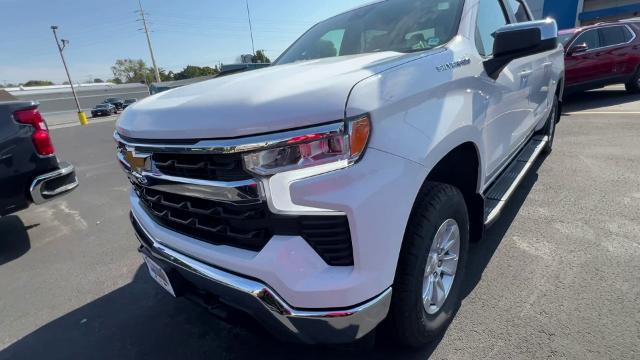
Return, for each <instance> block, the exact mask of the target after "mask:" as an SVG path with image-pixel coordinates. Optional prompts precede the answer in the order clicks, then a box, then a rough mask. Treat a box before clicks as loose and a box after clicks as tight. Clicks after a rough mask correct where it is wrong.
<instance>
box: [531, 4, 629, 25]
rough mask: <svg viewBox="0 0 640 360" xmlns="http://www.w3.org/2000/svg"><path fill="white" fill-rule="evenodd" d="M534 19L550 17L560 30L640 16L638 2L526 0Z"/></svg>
mask: <svg viewBox="0 0 640 360" xmlns="http://www.w3.org/2000/svg"><path fill="white" fill-rule="evenodd" d="M526 1H527V3H528V4H529V8H530V9H531V12H532V13H533V15H534V16H535V17H536V18H539V19H543V18H546V17H552V18H554V19H556V21H557V22H558V26H559V28H560V29H568V28H572V27H577V26H583V25H590V24H595V23H598V22H602V21H615V20H620V19H627V18H632V17H637V16H640V1H639V0H526Z"/></svg>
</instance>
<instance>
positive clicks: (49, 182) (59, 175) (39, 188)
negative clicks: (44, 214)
mask: <svg viewBox="0 0 640 360" xmlns="http://www.w3.org/2000/svg"><path fill="white" fill-rule="evenodd" d="M76 187H78V178H77V177H76V173H75V168H74V166H73V165H71V164H69V163H66V162H61V163H60V168H59V169H58V170H55V171H52V172H50V173H47V174H44V175H40V176H38V177H37V178H35V179H34V180H33V182H32V183H31V187H30V188H29V191H30V193H31V199H32V200H33V203H34V204H36V205H40V204H43V203H45V202H47V201H49V200H52V199H54V198H56V197H58V196H61V195H63V194H66V193H68V192H70V191H71V190H73V189H75V188H76Z"/></svg>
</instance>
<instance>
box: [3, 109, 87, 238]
mask: <svg viewBox="0 0 640 360" xmlns="http://www.w3.org/2000/svg"><path fill="white" fill-rule="evenodd" d="M77 186H78V179H77V177H76V173H75V169H74V167H73V165H71V164H69V163H67V162H63V161H58V158H57V157H56V155H55V151H54V148H53V143H52V142H51V136H50V135H49V128H48V127H47V123H46V122H45V120H44V119H43V118H42V115H41V114H40V112H39V111H38V104H37V103H35V102H31V101H19V100H16V101H6V102H1V101H0V217H1V216H4V215H8V214H11V213H14V212H16V211H19V210H22V209H25V208H27V207H28V206H29V205H30V204H36V205H39V204H42V203H45V202H47V201H49V200H52V199H54V198H57V197H59V196H62V195H64V194H66V193H68V192H70V191H72V190H73V189H75V188H76V187H77ZM3 236H4V235H3ZM3 236H0V241H1V240H4V238H3Z"/></svg>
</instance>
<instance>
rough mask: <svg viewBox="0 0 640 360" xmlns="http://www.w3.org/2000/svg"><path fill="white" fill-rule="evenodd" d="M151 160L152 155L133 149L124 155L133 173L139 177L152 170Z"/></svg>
mask: <svg viewBox="0 0 640 360" xmlns="http://www.w3.org/2000/svg"><path fill="white" fill-rule="evenodd" d="M150 159H151V154H147V153H141V152H136V151H135V150H133V149H132V150H130V149H127V151H126V152H125V153H124V160H125V161H126V162H127V164H128V165H129V168H131V172H132V173H134V174H137V175H142V172H143V171H145V170H150V164H149V160H150Z"/></svg>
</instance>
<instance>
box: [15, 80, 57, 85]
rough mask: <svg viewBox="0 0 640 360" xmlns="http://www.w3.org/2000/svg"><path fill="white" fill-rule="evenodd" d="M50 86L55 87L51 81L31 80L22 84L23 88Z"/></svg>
mask: <svg viewBox="0 0 640 360" xmlns="http://www.w3.org/2000/svg"><path fill="white" fill-rule="evenodd" d="M49 85H53V82H52V81H49V80H29V81H27V82H26V83H24V84H22V86H49Z"/></svg>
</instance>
